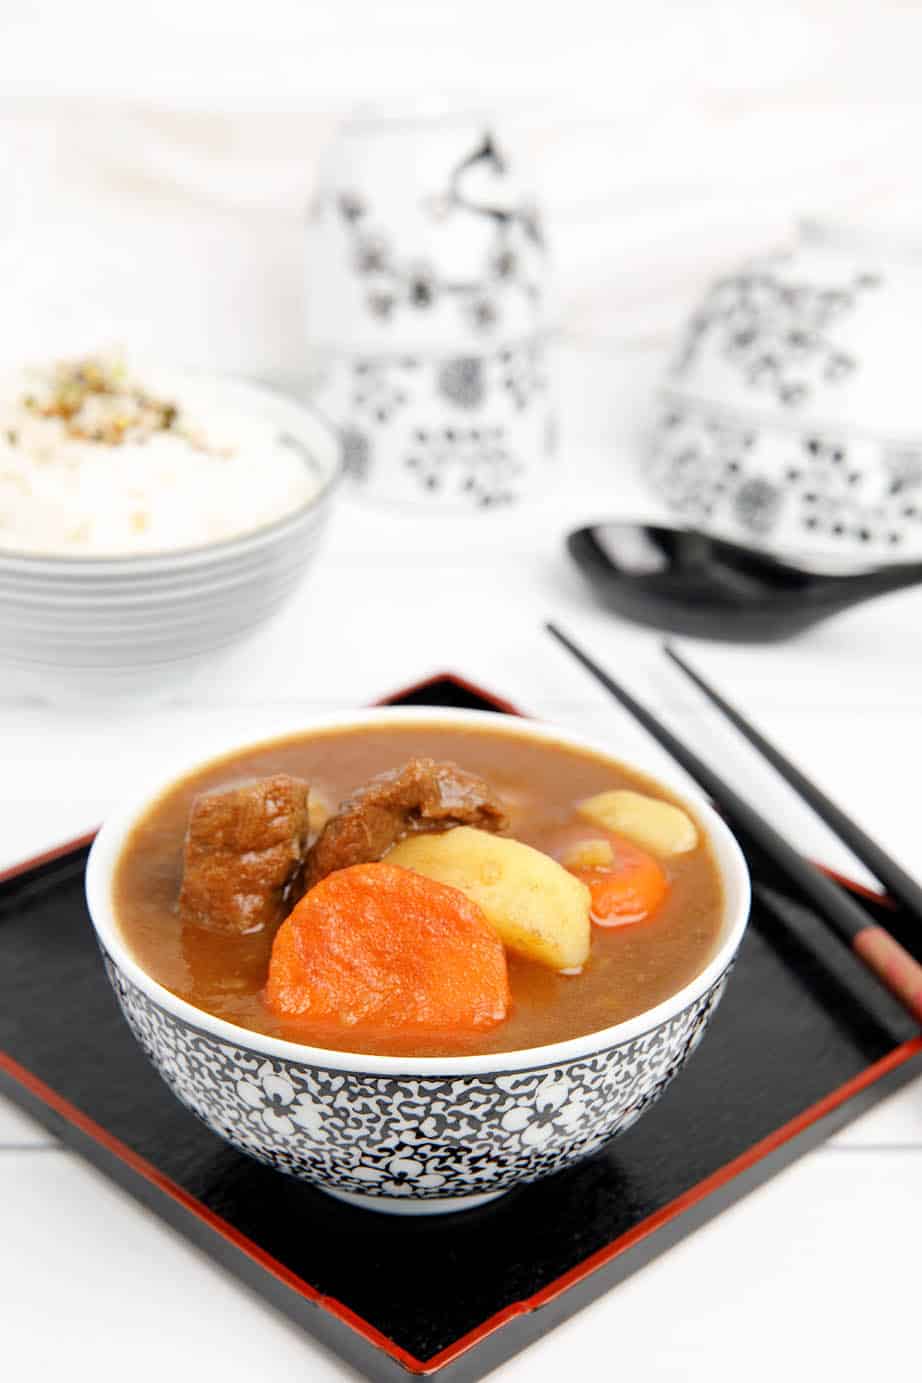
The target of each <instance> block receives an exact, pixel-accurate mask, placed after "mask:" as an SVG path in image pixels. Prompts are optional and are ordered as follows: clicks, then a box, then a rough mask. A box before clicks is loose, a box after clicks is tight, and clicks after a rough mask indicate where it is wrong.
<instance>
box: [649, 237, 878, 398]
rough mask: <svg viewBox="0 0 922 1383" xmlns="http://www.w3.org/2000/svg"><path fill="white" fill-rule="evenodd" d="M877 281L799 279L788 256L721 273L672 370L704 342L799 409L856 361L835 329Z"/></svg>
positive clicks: (756, 385)
mask: <svg viewBox="0 0 922 1383" xmlns="http://www.w3.org/2000/svg"><path fill="white" fill-rule="evenodd" d="M879 284H880V279H879V278H877V277H876V276H874V275H871V274H856V275H854V276H853V277H852V278H851V279H850V280H849V281H848V282H847V283H845V284H843V285H842V286H840V287H835V288H830V287H825V286H816V285H814V284H809V283H806V282H800V281H797V280H793V279H791V278H790V277H788V276H787V275H786V273H785V269H784V259H783V257H782V258H780V259H779V260H777V261H776V262H774V263H772V262H765V263H763V264H762V265H761V266H756V267H755V268H753V269H751V270H749V271H746V272H743V273H739V274H734V275H732V276H731V277H729V278H724V279H720V280H718V282H717V283H715V284H714V286H713V287H712V288H711V290H710V292H709V294H708V295H707V297H706V298H705V301H704V303H703V304H702V306H701V308H700V309H699V310H698V311H697V312H696V313H695V314H694V315H693V317H692V319H691V321H690V323H689V326H688V330H687V332H686V335H685V339H684V341H683V343H682V346H681V349H680V352H679V355H678V358H677V359H676V362H675V365H674V373H675V374H676V376H678V377H682V376H684V375H686V374H687V373H688V372H689V370H690V369H691V367H692V366H693V365H694V364H695V362H696V361H697V360H698V358H699V356H700V355H701V353H702V352H703V351H704V350H705V349H710V350H716V351H717V352H718V353H719V355H720V356H721V357H722V358H723V359H724V360H725V361H726V362H727V363H728V364H732V365H733V366H734V367H735V368H736V369H737V370H738V371H739V372H740V374H741V375H742V378H743V379H744V380H745V382H746V383H747V385H749V387H750V388H751V389H753V390H754V391H762V392H764V393H769V394H771V395H773V396H774V397H775V398H776V399H777V400H778V401H779V402H780V403H782V404H784V405H785V406H786V407H790V408H797V407H798V406H799V405H801V404H803V403H805V402H806V401H807V400H808V399H809V398H811V397H812V396H813V395H814V394H815V393H816V391H817V390H818V389H821V388H823V387H826V386H829V385H834V384H839V383H841V382H842V381H843V380H845V379H847V378H848V377H849V376H850V375H851V374H852V373H854V371H855V370H856V369H857V368H858V361H857V360H856V359H855V358H854V357H853V356H852V355H851V354H850V352H849V351H847V350H845V349H843V348H842V347H841V346H839V345H838V344H837V343H836V339H835V329H836V326H837V325H838V323H839V322H840V321H841V320H842V319H843V318H844V317H847V316H848V315H850V314H852V313H854V312H855V311H856V310H857V308H858V306H859V303H860V301H861V299H862V298H863V297H864V296H865V295H866V294H867V293H868V292H870V291H872V290H873V289H875V288H877V287H878V286H879Z"/></svg>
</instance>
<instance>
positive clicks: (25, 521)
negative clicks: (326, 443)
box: [0, 368, 322, 557]
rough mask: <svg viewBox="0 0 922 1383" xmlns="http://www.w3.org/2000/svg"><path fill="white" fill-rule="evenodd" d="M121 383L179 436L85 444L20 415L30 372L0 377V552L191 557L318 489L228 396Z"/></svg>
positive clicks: (311, 474)
mask: <svg viewBox="0 0 922 1383" xmlns="http://www.w3.org/2000/svg"><path fill="white" fill-rule="evenodd" d="M130 373H131V376H132V379H133V380H134V381H136V382H137V383H138V384H139V385H140V386H141V387H142V388H143V389H144V390H145V392H147V393H150V394H152V395H154V396H155V397H157V398H160V399H164V400H168V401H169V402H170V403H172V404H175V405H176V406H177V408H178V410H179V417H180V418H181V419H182V421H183V424H184V429H185V430H184V431H175V432H174V431H167V430H164V431H156V432H152V433H151V434H150V435H148V436H146V437H142V438H139V439H137V440H133V439H132V437H131V435H130V434H129V435H128V436H127V437H126V440H124V441H122V442H120V443H119V444H117V445H112V444H110V443H108V442H104V441H93V440H84V439H83V438H79V437H74V436H70V435H68V425H67V423H66V422H65V421H63V420H62V419H60V418H57V417H52V418H46V417H41V416H38V415H37V414H36V413H35V412H34V411H31V410H30V409H29V408H27V407H25V405H24V404H23V402H22V400H23V397H24V396H26V395H29V394H30V393H32V392H33V391H34V389H35V386H36V378H37V376H36V374H35V372H28V371H25V370H23V371H19V372H17V373H15V374H8V375H6V376H4V377H3V378H2V379H0V550H3V551H6V552H10V553H23V554H26V553H31V554H42V555H48V556H51V555H57V556H87V557H103V556H134V555H137V556H140V555H143V554H150V553H158V552H170V551H176V550H178V549H186V548H194V547H201V546H204V545H206V544H211V543H216V542H223V541H226V540H227V539H229V538H234V537H238V536H240V535H241V534H245V533H249V532H252V531H254V530H256V529H259V528H262V527H264V526H265V525H267V524H270V523H273V522H274V521H276V520H278V519H280V518H283V517H284V516H285V515H287V514H290V513H292V512H293V511H295V510H297V509H298V508H300V507H301V506H303V505H304V504H306V503H307V502H308V501H309V500H310V499H311V498H312V497H313V496H314V495H315V494H316V493H317V492H318V490H319V489H320V488H321V486H322V477H321V476H320V475H319V474H318V473H317V470H316V468H311V467H310V466H309V465H308V464H307V463H306V460H305V456H304V453H303V449H302V448H301V447H300V446H299V445H298V443H297V442H296V440H295V439H294V438H292V437H290V436H288V435H287V434H284V433H280V431H279V427H278V423H277V421H274V420H273V419H272V418H271V417H269V416H265V417H261V416H258V415H256V414H254V412H253V411H252V409H251V408H249V407H246V406H244V405H243V404H242V403H239V402H237V400H236V399H234V397H233V394H234V391H233V390H231V391H228V394H227V395H225V396H222V395H221V393H220V391H216V390H215V387H214V381H210V380H207V379H205V378H202V379H198V378H196V376H195V375H194V374H191V373H190V374H189V375H188V376H186V375H174V374H170V375H165V374H163V373H162V372H159V371H156V370H149V369H140V368H139V369H133V370H131V372H130ZM190 438H192V439H194V440H190Z"/></svg>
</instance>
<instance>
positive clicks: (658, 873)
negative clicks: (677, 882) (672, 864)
mask: <svg viewBox="0 0 922 1383" xmlns="http://www.w3.org/2000/svg"><path fill="white" fill-rule="evenodd" d="M609 835H610V838H611V840H612V843H613V845H614V850H615V863H614V864H613V865H612V866H611V868H609V869H573V870H571V873H573V874H575V875H576V877H577V878H578V879H581V880H582V881H583V883H584V884H585V885H586V886H587V888H588V889H589V892H590V894H591V897H592V906H591V912H592V920H593V922H596V923H598V925H599V926H600V927H626V926H628V925H629V924H631V923H633V922H643V921H645V920H646V919H647V918H648V917H650V916H652V914H653V913H654V912H655V911H656V909H657V908H658V907H659V905H660V903H661V902H662V901H663V899H664V898H665V896H666V894H667V892H668V891H669V880H668V879H667V878H666V875H665V873H664V872H663V870H662V868H661V866H660V865H659V863H658V862H657V861H656V860H655V859H654V858H653V856H652V855H648V854H647V852H646V850H641V849H640V847H639V846H637V845H634V844H633V843H632V842H631V841H629V840H625V839H624V837H623V836H616V835H614V833H613V832H609Z"/></svg>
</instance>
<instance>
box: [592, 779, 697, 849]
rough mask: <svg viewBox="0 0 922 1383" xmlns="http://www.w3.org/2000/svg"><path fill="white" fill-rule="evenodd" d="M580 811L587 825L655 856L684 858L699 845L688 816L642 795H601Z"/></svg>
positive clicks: (621, 791) (618, 790) (622, 791)
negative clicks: (597, 827) (612, 832)
mask: <svg viewBox="0 0 922 1383" xmlns="http://www.w3.org/2000/svg"><path fill="white" fill-rule="evenodd" d="M578 810H579V814H580V816H584V817H585V818H586V820H587V821H592V822H594V824H595V825H596V826H604V828H605V829H606V830H607V831H614V832H615V833H616V834H617V835H622V836H627V838H628V840H633V841H634V842H635V843H636V844H637V845H642V846H644V848H645V849H647V850H652V852H653V854H654V855H665V856H669V855H685V854H687V853H688V851H689V850H694V848H695V846H696V845H697V844H698V831H697V828H696V827H695V823H694V822H693V821H692V819H691V817H690V816H689V815H688V813H687V812H683V811H682V808H681V807H674V806H673V804H672V803H671V802H664V801H663V800H662V799H661V798H659V797H647V796H646V795H645V794H644V793H642V792H630V791H629V790H628V789H627V788H615V789H613V790H612V791H611V792H600V793H598V794H597V795H596V796H595V797H587V798H586V800H585V801H584V802H580V804H579V809H578Z"/></svg>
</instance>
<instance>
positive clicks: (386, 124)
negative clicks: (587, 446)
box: [307, 116, 554, 511]
mask: <svg viewBox="0 0 922 1383" xmlns="http://www.w3.org/2000/svg"><path fill="white" fill-rule="evenodd" d="M545 278H546V260H545V248H544V239H543V235H542V231H541V226H540V222H539V219H538V215H537V212H536V210H535V206H534V203H533V201H532V199H531V198H530V196H529V195H528V194H527V192H526V191H525V190H524V189H523V188H522V186H521V185H520V183H519V182H518V181H517V180H516V178H515V177H514V175H513V173H512V171H511V169H510V165H509V162H508V159H507V157H506V156H505V154H504V153H503V152H502V151H501V149H500V147H499V145H498V143H497V141H496V138H495V136H494V134H493V132H492V129H491V127H490V124H489V122H488V121H486V120H484V119H482V118H480V117H476V116H452V117H446V118H442V119H427V120H420V119H416V118H413V119H398V118H393V119H386V118H384V119H382V118H358V117H357V118H354V119H352V120H350V121H349V122H348V123H347V124H346V125H345V126H344V127H343V128H342V129H341V131H340V133H339V135H338V137H337V139H336V140H335V142H334V144H333V145H332V147H331V148H330V150H329V152H328V156H327V158H326V160H325V163H324V165H323V167H322V170H321V174H320V178H319V181H318V187H317V191H316V194H315V196H314V199H313V203H312V206H311V209H310V214H309V220H308V228H307V342H308V353H309V362H308V363H309V372H310V391H311V399H312V402H313V404H314V406H315V407H316V408H317V410H318V411H319V412H321V413H322V414H323V415H325V416H326V417H327V418H328V419H329V421H331V422H332V423H333V424H334V425H335V427H336V428H337V430H338V432H339V436H340V442H341V447H342V458H343V461H344V464H345V467H346V470H347V473H348V474H349V475H350V476H351V478H352V480H353V481H354V482H355V484H356V486H357V487H359V489H360V490H361V492H362V493H363V494H364V495H365V496H367V497H368V498H369V499H370V500H372V501H374V502H376V503H381V504H387V505H394V506H402V507H412V506H424V507H426V508H437V509H445V510H449V511H452V510H453V511H464V510H471V511H478V510H480V511H482V510H486V509H492V508H495V507H497V506H501V505H505V504H509V503H510V502H513V501H515V500H517V499H519V498H521V497H522V496H523V495H525V494H527V493H529V492H532V491H534V490H535V489H536V488H539V487H540V482H541V477H542V473H543V472H544V470H545V468H546V467H547V465H548V460H549V457H550V455H551V453H552V450H553V441H554V438H553V418H552V413H551V405H550V391H549V380H548V363H547V349H546V320H545Z"/></svg>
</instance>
